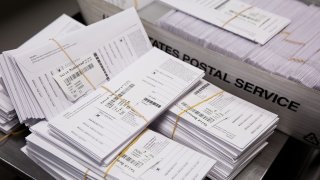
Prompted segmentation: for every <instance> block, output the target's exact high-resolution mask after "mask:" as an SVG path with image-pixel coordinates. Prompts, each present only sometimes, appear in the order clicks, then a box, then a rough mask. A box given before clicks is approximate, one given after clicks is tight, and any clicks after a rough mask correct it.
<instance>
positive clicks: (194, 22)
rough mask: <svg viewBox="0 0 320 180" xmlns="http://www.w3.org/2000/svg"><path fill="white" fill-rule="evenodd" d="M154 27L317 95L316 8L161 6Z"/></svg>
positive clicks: (297, 4)
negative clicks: (165, 8)
mask: <svg viewBox="0 0 320 180" xmlns="http://www.w3.org/2000/svg"><path fill="white" fill-rule="evenodd" d="M161 1H162V2H164V3H166V4H168V5H170V6H172V7H173V9H174V10H171V11H170V12H168V13H167V14H165V15H164V16H162V17H161V18H160V19H159V20H158V21H157V24H158V25H159V26H160V27H161V28H163V29H165V30H168V31H170V32H172V33H174V34H176V35H178V36H180V37H182V38H184V39H186V40H189V41H192V42H194V43H196V44H198V45H200V46H202V47H205V48H208V49H210V50H213V51H216V52H219V53H221V54H223V55H226V56H228V57H231V58H234V59H237V60H240V61H243V62H246V63H248V64H250V65H252V66H255V67H257V68H260V69H262V70H264V71H267V72H269V73H272V74H276V75H279V76H282V77H284V78H287V79H289V80H292V81H295V82H297V83H300V84H302V85H304V86H306V87H309V88H313V89H317V90H320V63H319V59H320V49H319V44H320V24H319V23H318V22H319V18H320V7H317V6H315V5H307V4H304V3H303V2H301V1H298V0H281V1H278V0H270V1H264V0H241V1H239V0H230V1H219V0H203V1H197V0H186V1H184V0H177V1H176V0H161Z"/></svg>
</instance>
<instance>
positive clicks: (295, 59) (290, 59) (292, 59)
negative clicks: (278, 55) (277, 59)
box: [288, 58, 306, 63]
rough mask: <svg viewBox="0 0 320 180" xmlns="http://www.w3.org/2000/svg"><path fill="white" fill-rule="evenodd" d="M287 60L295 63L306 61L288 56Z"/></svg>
mask: <svg viewBox="0 0 320 180" xmlns="http://www.w3.org/2000/svg"><path fill="white" fill-rule="evenodd" d="M288 60H289V61H294V62H297V63H305V62H306V61H305V60H304V59H300V58H289V59H288Z"/></svg>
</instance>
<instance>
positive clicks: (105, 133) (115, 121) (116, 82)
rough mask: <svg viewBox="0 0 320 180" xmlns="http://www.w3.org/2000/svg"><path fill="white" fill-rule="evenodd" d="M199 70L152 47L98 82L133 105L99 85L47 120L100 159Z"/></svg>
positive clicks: (200, 73)
mask: <svg viewBox="0 0 320 180" xmlns="http://www.w3.org/2000/svg"><path fill="white" fill-rule="evenodd" d="M145 67H148V69H146V68H145ZM142 69H143V70H142ZM203 75H204V74H203V71H202V70H200V69H197V68H195V67H193V66H191V65H189V64H187V63H184V62H182V61H180V60H178V59H176V58H174V57H172V56H170V55H168V54H166V53H164V52H162V51H160V50H158V49H155V48H154V49H152V50H151V51H149V52H148V53H147V54H145V55H143V56H142V57H141V58H140V59H139V60H137V61H136V62H134V63H133V64H132V65H130V66H129V67H128V68H127V69H126V70H125V71H123V72H122V73H120V74H119V75H118V76H116V77H114V78H113V79H112V80H111V81H110V82H109V83H106V84H105V85H103V86H105V87H107V88H108V89H110V90H111V91H112V92H114V93H116V94H117V96H120V97H121V98H123V99H124V100H125V101H126V102H130V104H131V106H132V107H134V109H135V110H134V111H133V110H132V108H131V107H128V105H127V104H126V103H124V100H121V99H118V98H117V97H116V96H115V95H114V94H111V93H110V92H108V91H106V90H105V89H103V88H99V89H97V90H96V91H94V92H92V93H91V94H89V95H88V96H87V97H85V98H84V99H83V100H80V101H79V102H77V103H76V104H75V105H73V106H71V107H70V108H69V109H67V110H66V111H64V112H63V113H61V114H60V115H58V116H56V117H55V118H54V119H51V120H50V121H49V124H50V127H51V128H52V129H53V130H54V131H55V132H56V133H57V134H63V135H61V136H62V137H63V138H65V139H66V140H67V141H70V143H73V144H74V145H76V146H77V147H79V148H80V149H83V150H84V153H87V154H88V155H89V156H91V157H92V158H94V159H96V160H97V161H99V162H101V161H102V160H103V159H104V158H106V157H107V156H108V155H109V154H110V153H112V152H113V151H114V150H115V149H116V148H119V146H121V144H123V143H124V142H126V141H128V140H129V139H131V138H132V137H133V136H134V135H136V134H137V132H140V131H142V129H144V128H145V127H146V125H148V124H149V123H151V121H152V120H153V119H154V118H155V117H156V116H158V115H159V114H160V113H161V112H163V111H164V110H165V109H166V108H167V107H168V105H170V104H171V103H172V102H173V101H175V100H176V99H177V98H178V97H179V96H181V95H182V94H184V93H185V92H186V91H187V90H188V89H189V88H191V87H192V86H193V85H194V84H195V83H196V82H197V81H198V80H199V79H200V78H201V77H203ZM137 113H138V114H137ZM141 115H142V116H143V117H141Z"/></svg>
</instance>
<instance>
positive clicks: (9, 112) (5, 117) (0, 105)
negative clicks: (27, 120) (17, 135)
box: [0, 56, 19, 134]
mask: <svg viewBox="0 0 320 180" xmlns="http://www.w3.org/2000/svg"><path fill="white" fill-rule="evenodd" d="M1 60H2V56H0V61H1ZM18 125H19V120H18V118H17V114H16V112H15V110H14V107H13V105H12V102H11V100H10V97H9V95H8V92H7V90H6V89H5V86H4V83H3V81H2V78H1V77H0V131H2V132H3V133H6V134H9V133H10V132H12V131H13V130H14V129H15V128H16V127H17V126H18Z"/></svg>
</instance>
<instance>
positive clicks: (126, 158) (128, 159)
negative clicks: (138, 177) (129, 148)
mask: <svg viewBox="0 0 320 180" xmlns="http://www.w3.org/2000/svg"><path fill="white" fill-rule="evenodd" d="M122 158H123V159H125V160H126V161H128V162H129V163H130V164H132V165H134V166H135V167H141V166H142V165H143V163H142V162H138V161H136V160H134V159H132V158H131V157H130V156H127V155H126V154H124V155H123V156H122Z"/></svg>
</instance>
